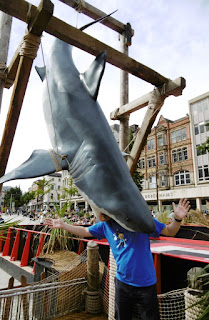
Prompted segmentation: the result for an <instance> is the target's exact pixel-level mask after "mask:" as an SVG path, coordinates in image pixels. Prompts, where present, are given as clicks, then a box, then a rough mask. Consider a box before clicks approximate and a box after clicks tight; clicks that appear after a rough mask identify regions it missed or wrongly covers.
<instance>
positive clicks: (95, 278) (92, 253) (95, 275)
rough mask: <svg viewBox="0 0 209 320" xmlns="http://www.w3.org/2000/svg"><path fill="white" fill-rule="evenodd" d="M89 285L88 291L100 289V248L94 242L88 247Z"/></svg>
mask: <svg viewBox="0 0 209 320" xmlns="http://www.w3.org/2000/svg"><path fill="white" fill-rule="evenodd" d="M87 283H88V291H97V290H98V289H99V246H98V244H97V243H96V242H95V241H93V240H92V241H89V242H88V245H87Z"/></svg>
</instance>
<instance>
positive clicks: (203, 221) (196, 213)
mask: <svg viewBox="0 0 209 320" xmlns="http://www.w3.org/2000/svg"><path fill="white" fill-rule="evenodd" d="M191 223H195V224H198V225H202V226H204V227H207V228H209V220H208V219H207V218H206V217H205V216H204V215H203V214H202V212H201V211H200V210H199V209H196V210H193V209H190V210H189V212H188V214H187V216H186V217H185V218H184V219H183V224H191Z"/></svg>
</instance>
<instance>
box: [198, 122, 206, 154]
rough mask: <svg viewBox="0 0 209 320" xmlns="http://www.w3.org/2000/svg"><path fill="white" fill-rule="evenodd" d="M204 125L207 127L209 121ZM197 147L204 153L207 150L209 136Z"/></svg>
mask: <svg viewBox="0 0 209 320" xmlns="http://www.w3.org/2000/svg"><path fill="white" fill-rule="evenodd" d="M205 126H206V127H207V128H208V129H209V123H206V124H205ZM197 149H198V150H199V151H200V154H205V153H206V151H208V152H209V137H208V138H207V140H206V141H205V143H203V144H202V145H201V146H199V147H197Z"/></svg>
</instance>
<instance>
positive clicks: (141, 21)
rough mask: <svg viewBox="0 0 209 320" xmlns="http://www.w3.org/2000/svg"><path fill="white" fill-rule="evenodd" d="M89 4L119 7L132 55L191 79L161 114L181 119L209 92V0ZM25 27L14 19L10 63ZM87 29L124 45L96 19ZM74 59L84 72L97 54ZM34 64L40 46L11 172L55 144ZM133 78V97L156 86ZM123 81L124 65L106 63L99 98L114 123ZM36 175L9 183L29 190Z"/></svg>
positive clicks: (61, 14)
mask: <svg viewBox="0 0 209 320" xmlns="http://www.w3.org/2000/svg"><path fill="white" fill-rule="evenodd" d="M29 2H31V3H32V4H34V5H36V6H37V5H38V4H39V1H37V0H30V1H29ZM52 2H53V3H54V5H55V8H54V15H55V16H57V17H58V18H60V19H62V20H64V21H66V22H67V23H69V24H71V25H73V26H75V27H78V28H79V27H81V26H83V25H84V24H86V23H88V22H90V21H91V19H90V18H88V17H86V16H85V15H83V14H82V13H80V14H79V13H77V12H76V11H75V10H74V9H72V8H70V7H68V6H67V5H64V4H63V3H61V2H59V1H58V0H52ZM88 3H90V4H92V5H93V6H95V7H97V8H98V9H100V10H102V11H104V12H106V13H110V12H112V11H114V10H116V9H118V11H117V12H116V13H115V14H114V17H115V18H116V19H118V20H119V21H121V22H123V23H124V24H126V23H128V22H129V23H130V24H131V26H132V29H134V31H135V34H134V37H133V38H132V46H131V47H130V48H129V55H130V57H132V58H134V59H135V60H137V61H139V62H140V63H143V64H144V65H146V66H148V67H149V68H152V69H154V70H155V71H157V72H158V73H160V74H161V75H163V76H165V77H167V78H170V79H172V80H174V79H176V78H178V77H184V78H185V79H186V88H185V89H184V91H183V95H182V96H181V97H168V98H167V99H166V102H165V104H164V106H163V108H162V110H161V113H160V115H161V114H162V115H163V116H164V117H166V118H169V119H171V120H176V119H178V118H181V117H183V116H185V115H186V114H187V113H188V112H189V110H188V101H189V100H190V99H193V98H195V97H197V96H198V95H201V94H203V93H205V92H207V91H209V37H208V30H209V19H208V17H209V1H208V0H158V1H156V0H146V1H144V0H138V1H135V0H129V1H127V0H106V1H103V0H89V1H88ZM25 28H26V24H25V23H23V22H21V21H19V20H17V19H13V23H12V32H11V40H10V49H9V56H8V64H9V62H10V61H11V58H12V56H13V54H14V52H15V50H16V48H17V46H18V44H19V42H20V40H21V38H22V37H23V35H24V31H25ZM85 32H87V33H88V34H90V35H91V36H93V37H95V38H97V39H99V40H100V41H102V42H105V43H107V44H108V45H111V46H113V47H114V48H116V49H118V50H120V43H119V41H118V34H117V33H116V32H114V31H112V30H110V29H108V28H107V27H104V26H103V25H101V24H96V25H94V26H92V27H90V28H89V29H87V30H86V31H85ZM53 39H54V38H53V37H52V36H49V35H47V34H46V33H44V34H43V37H42V45H43V52H44V58H45V60H46V61H47V57H48V54H49V51H50V47H51V44H52V42H53ZM74 59H75V62H76V65H77V67H78V69H79V70H80V71H81V72H83V71H85V70H86V69H87V68H88V66H89V65H90V64H91V62H92V61H93V59H94V57H93V56H92V55H90V54H87V53H85V52H82V51H81V50H78V49H76V48H75V50H74ZM35 65H38V66H43V58H42V54H41V50H39V51H38V55H37V58H36V59H35V61H34V64H33V68H32V72H31V76H30V81H29V83H28V87H27V91H26V95H25V99H24V103H23V107H22V111H21V115H20V119H19V123H18V128H17V130H16V134H15V138H14V141H13V146H12V150H11V154H10V158H9V162H8V166H7V172H9V171H11V170H12V169H14V168H15V167H17V166H18V165H20V164H21V163H22V162H24V161H25V160H26V159H27V158H29V156H30V155H31V153H32V151H33V150H34V149H50V148H51V145H50V142H49V138H48V133H47V130H46V126H45V121H44V117H43V110H42V82H41V81H40V79H39V77H38V75H37V74H36V72H35V68H34V67H35ZM129 79H130V80H129V90H130V99H129V100H130V101H132V100H134V99H136V98H138V97H140V96H141V95H144V94H146V93H148V92H150V91H151V90H152V89H153V86H152V85H150V84H148V83H146V82H145V81H142V80H140V79H138V78H136V77H134V76H132V75H131V76H130V78H129ZM119 83H120V72H119V70H118V69H117V68H115V67H113V66H111V65H109V64H107V66H106V69H105V73H104V77H103V80H102V83H101V87H100V92H99V97H98V101H99V103H100V105H101V107H102V109H103V111H104V113H105V115H106V117H107V120H108V121H109V123H110V124H113V123H114V122H113V121H110V120H109V115H110V112H111V111H113V110H114V109H115V108H117V107H119V103H120V102H119V100H120V93H119ZM12 90H13V87H12V88H10V89H9V90H7V89H5V90H4V94H3V102H2V107H1V113H0V137H2V133H3V129H4V124H5V119H6V114H7V111H8V107H9V103H10V97H11V94H12ZM145 111H146V110H142V111H138V112H136V113H133V114H132V115H131V117H130V124H133V123H136V124H138V125H140V124H141V122H142V120H143V116H144V112H145ZM160 115H159V116H160ZM159 116H158V118H159ZM33 180H34V179H33ZM33 180H32V179H27V180H16V181H13V182H8V183H5V185H10V186H13V187H14V186H20V188H21V189H22V190H23V191H24V192H25V191H27V189H28V187H30V185H31V183H32V181H33Z"/></svg>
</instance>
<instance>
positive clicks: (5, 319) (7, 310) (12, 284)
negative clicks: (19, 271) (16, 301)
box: [2, 277, 14, 320]
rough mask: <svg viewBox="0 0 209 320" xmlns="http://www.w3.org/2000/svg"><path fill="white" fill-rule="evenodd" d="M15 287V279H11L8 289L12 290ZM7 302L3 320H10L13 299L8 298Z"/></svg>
mask: <svg viewBox="0 0 209 320" xmlns="http://www.w3.org/2000/svg"><path fill="white" fill-rule="evenodd" d="M13 286H14V278H13V277H11V278H10V279H9V283H8V289H12V288H13ZM5 300H6V301H5V305H4V311H3V315H2V320H8V319H9V314H10V306H11V302H12V298H11V297H8V298H6V299H5Z"/></svg>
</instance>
